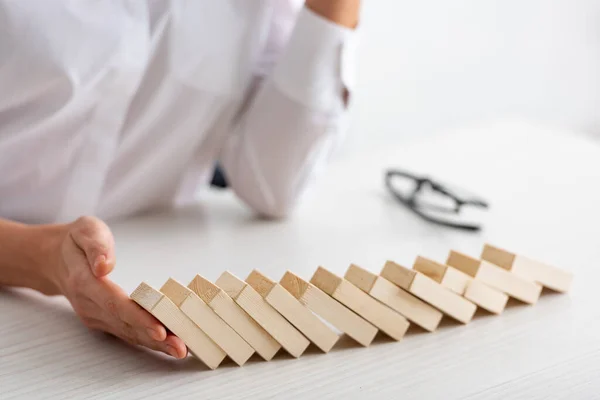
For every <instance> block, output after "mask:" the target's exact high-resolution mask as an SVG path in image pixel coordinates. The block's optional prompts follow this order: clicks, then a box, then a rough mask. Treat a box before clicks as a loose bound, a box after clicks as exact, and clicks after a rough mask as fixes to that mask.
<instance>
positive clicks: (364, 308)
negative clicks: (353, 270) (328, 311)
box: [310, 267, 410, 340]
mask: <svg viewBox="0 0 600 400" xmlns="http://www.w3.org/2000/svg"><path fill="white" fill-rule="evenodd" d="M310 283H312V284H313V285H315V286H316V287H318V288H319V289H321V290H322V291H324V292H325V293H327V294H328V295H329V296H331V297H333V298H334V299H336V300H337V301H339V302H340V303H342V304H343V305H345V306H346V307H348V308H349V309H351V310H352V311H354V312H355V313H357V314H358V315H360V316H361V317H363V318H364V319H366V320H367V321H369V322H370V323H372V324H373V325H375V326H376V327H377V328H379V329H381V330H382V331H383V332H384V333H385V334H387V335H388V336H390V337H391V338H392V339H395V340H400V339H402V337H403V336H404V334H405V333H406V330H407V329H408V326H409V325H410V324H409V322H408V321H407V320H406V318H404V317H403V316H402V315H400V314H398V313H397V312H396V311H394V310H392V309H391V308H389V307H388V306H386V305H384V304H381V303H380V302H378V301H377V300H375V299H374V298H372V297H371V296H369V295H368V294H366V293H364V292H363V291H362V290H360V289H359V288H357V287H356V286H354V285H353V284H351V283H350V282H348V281H347V280H345V279H343V278H340V277H339V276H337V275H335V274H333V273H331V272H329V271H328V270H326V269H325V268H323V267H319V268H318V269H317V271H316V272H315V273H314V275H313V276H312V278H311V280H310Z"/></svg>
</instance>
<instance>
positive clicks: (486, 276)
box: [446, 251, 542, 304]
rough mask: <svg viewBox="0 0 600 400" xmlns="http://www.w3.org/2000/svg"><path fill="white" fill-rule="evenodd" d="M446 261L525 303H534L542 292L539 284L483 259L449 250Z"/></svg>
mask: <svg viewBox="0 0 600 400" xmlns="http://www.w3.org/2000/svg"><path fill="white" fill-rule="evenodd" d="M446 263H447V264H448V265H451V266H452V267H454V268H456V269H458V270H461V271H463V272H464V273H466V274H468V275H470V276H471V277H473V278H475V279H476V280H479V281H481V282H482V283H485V284H486V285H488V286H490V287H492V288H494V289H497V290H500V291H501V292H504V293H506V294H507V295H509V296H510V297H513V298H515V299H517V300H520V301H522V302H524V303H527V304H535V303H536V302H537V300H538V299H539V297H540V294H541V292H542V286H541V285H538V284H537V283H535V282H533V281H530V280H527V279H525V278H522V277H520V276H518V275H515V274H513V273H511V272H509V271H507V270H505V269H503V268H501V267H499V266H497V265H494V264H492V263H490V262H488V261H485V260H477V259H475V258H472V257H469V256H466V255H464V254H460V253H458V252H455V251H451V252H450V255H449V256H448V260H447V261H446Z"/></svg>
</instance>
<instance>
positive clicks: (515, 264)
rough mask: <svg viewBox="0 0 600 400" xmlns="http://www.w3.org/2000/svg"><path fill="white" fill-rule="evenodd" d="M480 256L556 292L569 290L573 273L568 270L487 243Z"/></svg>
mask: <svg viewBox="0 0 600 400" xmlns="http://www.w3.org/2000/svg"><path fill="white" fill-rule="evenodd" d="M481 258H482V259H483V260H486V261H489V262H491V263H492V264H494V265H497V266H499V267H502V268H504V269H506V270H508V271H510V272H512V273H513V274H515V275H518V276H521V277H523V278H525V279H528V280H530V281H534V282H537V283H539V284H540V285H542V286H545V287H547V288H549V289H552V290H555V291H557V292H562V293H564V292H567V291H569V288H570V287H571V282H572V281H573V274H571V273H570V272H568V271H564V270H562V269H558V268H556V267H554V266H551V265H546V264H543V263H541V262H538V261H534V260H532V259H529V258H527V257H524V256H521V255H518V254H514V253H510V252H508V251H506V250H503V249H500V248H498V247H494V246H490V245H489V244H486V245H485V246H484V248H483V252H482V253H481Z"/></svg>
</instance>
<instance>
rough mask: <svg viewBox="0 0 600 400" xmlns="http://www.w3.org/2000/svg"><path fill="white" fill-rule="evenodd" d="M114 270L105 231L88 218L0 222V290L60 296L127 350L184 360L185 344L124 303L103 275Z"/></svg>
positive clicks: (90, 324)
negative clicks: (65, 221)
mask: <svg viewBox="0 0 600 400" xmlns="http://www.w3.org/2000/svg"><path fill="white" fill-rule="evenodd" d="M114 265H115V256H114V241H113V236H112V234H111V232H110V229H109V228H108V226H106V224H104V223H103V222H102V221H100V220H98V219H96V218H93V217H82V218H79V219H78V220H77V221H75V222H73V223H70V224H63V225H59V224H57V225H24V224H19V223H16V222H11V221H7V220H2V219H0V287H2V286H12V287H23V288H30V289H34V290H37V291H39V292H41V293H44V294H46V295H64V296H65V297H66V298H67V299H68V300H69V302H70V303H71V305H72V306H73V309H74V310H75V312H76V313H77V314H78V315H79V317H80V319H81V320H82V322H83V323H84V324H85V325H86V326H87V327H88V328H90V329H97V330H102V331H105V332H107V333H109V334H112V335H114V336H117V337H120V338H121V339H123V340H125V341H127V342H128V343H131V344H139V345H142V346H146V347H148V348H151V349H154V350H158V351H163V352H165V353H167V354H170V355H172V356H174V357H178V358H181V357H184V356H185V354H186V348H185V344H184V343H183V342H182V341H181V339H179V338H177V337H175V336H173V335H172V334H167V332H166V330H165V328H164V327H163V326H162V325H161V324H160V323H159V322H158V321H157V320H156V319H154V317H152V316H151V315H150V314H149V313H147V312H146V311H145V310H143V309H142V308H140V307H139V306H138V305H137V304H135V303H134V302H133V301H132V300H130V299H129V296H128V295H127V293H125V292H124V291H123V289H121V288H120V287H119V286H117V285H116V284H114V283H113V282H111V281H110V280H109V279H108V277H107V275H108V274H109V273H110V272H111V271H112V269H113V268H114Z"/></svg>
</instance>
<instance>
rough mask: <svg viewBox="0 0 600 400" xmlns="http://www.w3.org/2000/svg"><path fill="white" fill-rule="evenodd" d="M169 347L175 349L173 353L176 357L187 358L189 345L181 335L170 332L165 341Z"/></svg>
mask: <svg viewBox="0 0 600 400" xmlns="http://www.w3.org/2000/svg"><path fill="white" fill-rule="evenodd" d="M163 343H164V344H165V345H166V346H167V347H168V348H169V349H172V351H174V354H173V353H171V355H172V356H173V357H175V358H185V357H186V356H187V354H188V350H187V346H186V345H185V343H184V342H183V340H181V339H180V338H179V337H177V336H175V335H173V334H172V333H169V334H168V335H167V338H166V339H165V340H164V342H163Z"/></svg>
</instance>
